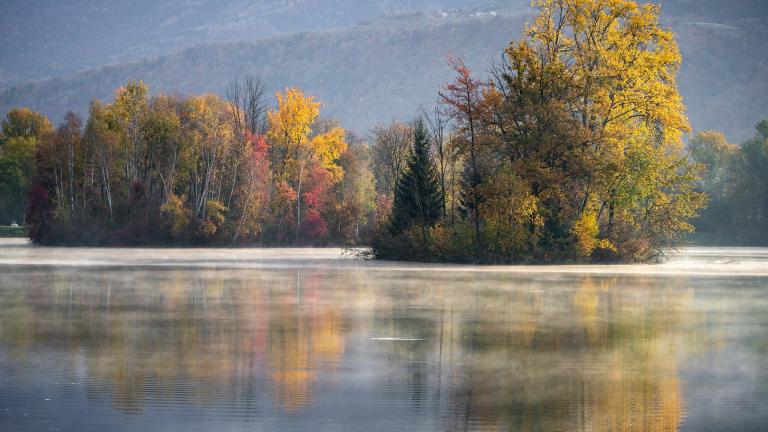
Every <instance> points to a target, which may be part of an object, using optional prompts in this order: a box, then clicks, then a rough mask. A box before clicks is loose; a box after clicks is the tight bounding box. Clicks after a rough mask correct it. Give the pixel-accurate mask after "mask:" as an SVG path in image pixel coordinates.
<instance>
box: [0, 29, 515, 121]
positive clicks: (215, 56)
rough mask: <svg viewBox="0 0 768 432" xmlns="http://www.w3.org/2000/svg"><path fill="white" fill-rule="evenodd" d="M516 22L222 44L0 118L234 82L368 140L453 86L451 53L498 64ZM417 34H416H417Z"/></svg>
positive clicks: (65, 89) (57, 85)
mask: <svg viewBox="0 0 768 432" xmlns="http://www.w3.org/2000/svg"><path fill="white" fill-rule="evenodd" d="M522 21H523V20H522V19H521V18H520V17H519V16H496V17H490V16H487V17H476V18H467V19H458V20H448V21H447V22H443V21H442V20H426V19H423V18H418V17H416V18H411V19H410V20H409V19H401V20H399V22H398V23H395V24H393V23H387V25H383V23H380V22H379V23H374V24H370V25H366V26H361V27H356V28H353V29H349V30H337V31H325V32H320V33H299V34H294V35H290V36H283V37H278V38H273V39H266V40H262V41H258V42H251V43H248V42H234V43H219V44H209V45H204V46H199V47H195V48H189V49H186V50H183V51H181V52H179V53H177V54H173V55H168V56H162V57H158V58H155V59H152V60H147V61H142V62H138V63H131V64H126V65H120V66H106V67H102V68H99V69H96V70H92V71H87V72H83V73H80V74H77V75H74V76H72V77H68V78H54V79H50V80H46V81H43V82H39V83H31V84H25V85H22V86H18V87H15V88H12V89H9V90H7V91H5V92H3V93H2V94H0V110H7V109H8V108H9V107H11V106H17V105H28V106H30V107H32V108H34V109H37V110H40V111H42V112H44V113H46V114H47V115H49V116H51V117H52V118H53V119H54V120H55V121H58V119H60V118H61V116H62V115H63V114H64V113H65V112H66V111H67V110H68V109H74V110H77V111H78V112H80V113H84V112H86V111H87V107H88V103H89V101H90V100H91V99H92V98H101V99H109V98H110V97H111V94H112V92H113V90H114V89H115V87H117V86H119V85H121V84H124V83H125V82H127V81H128V80H138V79H141V80H144V81H145V82H147V83H148V84H149V85H150V87H151V89H152V90H153V91H155V92H158V91H163V92H169V91H176V92H180V93H193V92H216V93H222V94H223V92H224V89H225V88H226V86H227V85H228V83H229V82H231V81H232V79H233V78H234V77H236V76H244V75H256V76H259V77H261V78H262V79H263V80H264V82H265V84H266V86H267V88H268V89H270V90H278V89H282V88H284V87H286V86H299V87H301V88H302V89H304V90H306V91H307V92H308V93H310V94H313V95H315V96H317V97H318V98H319V99H320V100H322V101H323V102H324V105H325V108H324V113H325V114H327V115H330V116H333V117H336V118H338V119H340V120H341V121H342V122H343V123H344V125H345V126H347V127H349V128H352V129H354V130H358V131H361V132H365V131H366V130H367V129H368V128H369V127H370V126H372V125H373V124H375V123H376V122H379V121H386V120H389V119H390V118H393V117H402V116H407V115H410V114H412V113H414V112H415V111H416V109H417V108H418V106H419V104H430V103H432V102H433V101H434V100H435V99H436V96H437V91H438V90H439V88H440V85H441V83H442V82H444V81H446V80H448V79H449V78H450V73H449V71H448V68H447V67H446V66H445V58H446V56H447V55H448V54H449V53H450V52H455V53H458V54H461V55H464V56H465V57H466V59H467V62H468V63H469V64H470V65H472V66H474V67H476V68H479V69H484V68H486V67H487V65H488V64H490V62H491V61H492V60H493V59H495V58H498V56H499V55H500V53H501V51H502V49H503V48H504V47H505V46H506V44H507V43H508V42H509V40H510V38H511V35H516V34H518V33H519V32H520V29H521V24H522ZM415 24H418V25H415Z"/></svg>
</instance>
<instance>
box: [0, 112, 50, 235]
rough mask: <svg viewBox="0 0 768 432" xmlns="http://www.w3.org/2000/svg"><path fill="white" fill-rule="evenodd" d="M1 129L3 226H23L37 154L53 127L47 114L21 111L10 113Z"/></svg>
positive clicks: (0, 212)
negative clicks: (16, 223) (17, 224)
mask: <svg viewBox="0 0 768 432" xmlns="http://www.w3.org/2000/svg"><path fill="white" fill-rule="evenodd" d="M0 128H1V129H2V132H0V225H3V224H8V223H11V222H14V221H15V222H18V223H23V222H24V207H25V203H26V196H27V191H28V189H29V186H30V181H31V179H32V175H33V174H34V170H35V153H36V152H37V148H38V146H39V145H40V143H41V142H42V141H43V140H44V139H47V138H48V137H49V136H50V135H51V134H52V133H53V125H51V122H50V121H48V118H46V117H45V116H44V115H42V114H40V113H37V112H34V111H31V110H29V109H27V108H20V109H14V110H11V111H9V112H8V114H7V115H6V118H5V119H4V120H3V121H2V124H1V125H0Z"/></svg>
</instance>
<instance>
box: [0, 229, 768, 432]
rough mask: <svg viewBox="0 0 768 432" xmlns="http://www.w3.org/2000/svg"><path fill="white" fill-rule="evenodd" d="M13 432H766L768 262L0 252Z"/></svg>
mask: <svg viewBox="0 0 768 432" xmlns="http://www.w3.org/2000/svg"><path fill="white" fill-rule="evenodd" d="M0 430H2V431H106V430H108V431H151V430H160V431H244V430H249V431H278V430H280V431H283V430H284V431H345V430H350V431H358V430H364V431H367V432H372V431H487V430H499V431H508V430H510V431H582V430H583V431H614V430H622V431H675V430H690V431H699V430H713V431H715V430H716V431H750V430H754V431H764V430H768V249H746V248H690V249H684V250H682V251H680V252H679V253H677V254H675V255H673V256H672V257H671V258H670V260H669V261H668V262H666V263H664V264H659V265H621V266H547V267H541V266H505V267H489V266H447V265H418V264H408V263H381V262H370V261H360V260H356V259H352V258H350V257H349V256H348V255H347V254H344V253H343V251H341V250H339V249H88V248H76V249H70V248H43V247H32V246H29V245H28V244H27V243H26V242H24V241H21V240H9V239H3V240H0Z"/></svg>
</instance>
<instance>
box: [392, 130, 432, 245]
mask: <svg viewBox="0 0 768 432" xmlns="http://www.w3.org/2000/svg"><path fill="white" fill-rule="evenodd" d="M413 140H414V142H413V150H412V152H411V156H410V158H409V160H408V165H407V167H406V169H405V170H404V171H403V173H402V174H401V175H400V178H399V179H398V182H397V186H396V188H395V200H394V206H393V209H392V221H391V225H390V230H391V231H392V233H393V234H399V233H402V232H403V231H404V230H406V229H407V228H409V227H411V226H414V225H417V226H421V227H422V228H426V227H431V226H434V225H435V224H436V223H437V222H438V221H439V220H440V218H441V217H442V208H443V207H442V202H443V197H442V195H441V192H440V183H439V180H438V176H437V171H436V168H435V165H434V163H433V161H432V158H431V157H430V154H429V139H428V138H427V130H426V129H425V128H424V123H423V121H422V120H421V119H419V120H417V121H416V125H415V127H414V133H413Z"/></svg>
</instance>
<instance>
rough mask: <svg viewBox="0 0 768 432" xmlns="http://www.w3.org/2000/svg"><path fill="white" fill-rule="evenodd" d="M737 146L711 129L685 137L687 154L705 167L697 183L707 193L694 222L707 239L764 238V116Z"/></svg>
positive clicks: (767, 183)
mask: <svg viewBox="0 0 768 432" xmlns="http://www.w3.org/2000/svg"><path fill="white" fill-rule="evenodd" d="M755 129H756V133H755V135H754V136H753V137H752V138H751V139H748V140H746V141H745V142H743V143H742V144H741V145H735V144H731V143H729V142H728V141H727V140H726V139H725V137H724V136H723V135H722V134H721V133H719V132H714V131H704V132H699V133H697V134H696V135H694V137H693V138H692V139H691V140H690V142H689V143H688V148H689V150H690V154H691V158H692V159H693V160H694V161H696V162H698V163H700V164H701V165H702V166H704V167H705V169H706V175H704V177H703V178H702V181H701V182H700V184H699V187H700V189H701V190H703V191H704V192H706V193H708V194H709V195H710V196H711V203H710V205H709V206H708V207H707V208H706V209H705V210H704V211H703V212H702V215H701V218H700V219H698V220H697V221H696V222H695V224H696V227H697V230H698V231H701V238H700V240H701V241H703V242H707V243H717V244H737V245H765V244H766V243H768V234H766V233H768V120H763V121H761V122H759V123H758V124H757V125H756V126H755Z"/></svg>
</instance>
